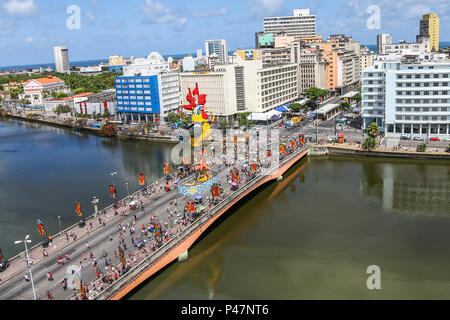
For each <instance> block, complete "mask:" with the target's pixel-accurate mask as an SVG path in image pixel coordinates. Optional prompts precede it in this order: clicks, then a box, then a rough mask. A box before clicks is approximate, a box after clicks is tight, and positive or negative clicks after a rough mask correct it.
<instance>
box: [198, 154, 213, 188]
mask: <svg viewBox="0 0 450 320" xmlns="http://www.w3.org/2000/svg"><path fill="white" fill-rule="evenodd" d="M198 156H199V159H200V163H199V164H198V165H197V166H195V170H196V171H198V175H197V181H198V182H205V181H206V180H209V179H211V176H210V175H209V174H208V172H207V171H206V170H209V171H211V168H210V167H209V166H208V165H207V164H206V162H205V159H204V158H203V154H202V153H200V152H199V153H198Z"/></svg>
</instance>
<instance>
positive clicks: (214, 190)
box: [211, 183, 220, 200]
mask: <svg viewBox="0 0 450 320" xmlns="http://www.w3.org/2000/svg"><path fill="white" fill-rule="evenodd" d="M211 194H212V198H213V200H214V199H215V198H218V197H220V191H219V185H218V184H217V183H214V184H213V185H212V186H211Z"/></svg>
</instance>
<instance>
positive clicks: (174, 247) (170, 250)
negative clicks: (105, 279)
mask: <svg viewBox="0 0 450 320" xmlns="http://www.w3.org/2000/svg"><path fill="white" fill-rule="evenodd" d="M307 153H308V148H307V147H305V148H303V149H301V150H299V151H298V152H296V153H294V154H292V155H290V156H288V157H287V158H286V159H284V160H283V161H282V162H281V163H280V166H279V167H277V168H274V169H272V170H271V171H269V173H268V174H267V175H261V176H259V177H257V178H255V179H253V180H251V181H250V182H248V183H247V184H245V185H243V186H242V187H241V188H240V189H238V190H237V191H235V192H234V193H232V194H231V195H230V196H229V197H228V198H227V199H226V200H224V201H222V202H220V203H219V204H218V205H217V206H216V207H215V208H214V209H212V210H211V211H210V212H208V213H207V214H205V215H203V216H202V217H200V218H199V219H198V220H197V221H196V222H194V223H193V224H192V225H190V226H189V227H188V228H187V229H185V230H184V231H183V232H182V233H181V234H179V236H178V237H176V238H173V239H172V240H171V241H169V242H168V243H166V244H165V245H164V246H163V247H161V248H160V249H159V250H158V251H157V252H155V253H154V254H152V255H151V256H149V257H148V258H146V259H145V260H144V261H142V262H141V263H140V264H138V265H137V266H136V267H134V268H133V269H131V270H130V271H129V272H128V273H127V274H126V275H124V276H123V277H122V278H120V279H119V280H117V282H115V283H113V284H112V285H111V286H110V287H108V288H107V289H106V290H104V291H103V292H102V293H100V294H99V296H97V297H96V298H97V299H100V300H106V299H108V300H119V299H121V298H123V297H125V296H126V295H127V294H128V293H130V292H131V291H132V290H133V289H134V288H136V287H137V286H139V285H140V284H141V283H142V282H144V281H145V280H147V279H148V278H149V277H151V276H152V275H154V274H156V273H157V272H158V271H160V270H161V269H163V268H164V267H165V266H167V265H169V264H170V263H171V262H173V261H175V260H176V259H177V258H178V257H179V256H180V255H181V254H183V253H185V252H186V251H187V250H188V249H189V248H190V247H191V246H192V245H193V244H194V243H195V241H196V240H197V239H198V238H200V237H201V235H202V234H203V233H204V232H205V231H206V230H207V229H208V228H209V227H211V225H213V224H214V222H215V221H217V220H218V219H219V218H220V217H221V216H222V215H223V214H225V213H226V212H227V211H228V210H229V209H230V208H232V207H233V206H234V205H236V204H237V203H238V202H240V201H241V200H242V199H244V198H245V197H246V196H247V195H249V194H250V193H252V192H253V191H255V190H256V189H258V188H259V187H261V186H263V185H264V184H266V183H267V182H269V181H273V180H275V179H277V178H278V177H280V176H282V175H283V174H284V173H285V172H286V171H287V170H289V169H290V168H291V167H292V166H293V165H294V164H295V163H297V162H298V161H299V160H301V159H302V158H303V157H304V156H306V155H307Z"/></svg>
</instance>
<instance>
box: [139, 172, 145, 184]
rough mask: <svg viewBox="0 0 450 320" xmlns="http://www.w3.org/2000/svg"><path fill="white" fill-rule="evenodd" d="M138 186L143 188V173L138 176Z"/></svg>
mask: <svg viewBox="0 0 450 320" xmlns="http://www.w3.org/2000/svg"><path fill="white" fill-rule="evenodd" d="M139 184H140V185H141V186H145V176H144V174H143V173H141V174H140V175H139Z"/></svg>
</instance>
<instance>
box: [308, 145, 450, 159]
mask: <svg viewBox="0 0 450 320" xmlns="http://www.w3.org/2000/svg"><path fill="white" fill-rule="evenodd" d="M326 155H341V156H363V157H383V158H404V159H416V160H417V159H427V160H450V153H448V152H430V151H428V152H417V151H405V150H392V149H389V148H382V147H380V148H377V149H375V150H373V151H368V150H364V149H362V148H361V147H358V146H352V145H347V144H339V145H338V144H323V145H311V146H310V152H309V156H326Z"/></svg>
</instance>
